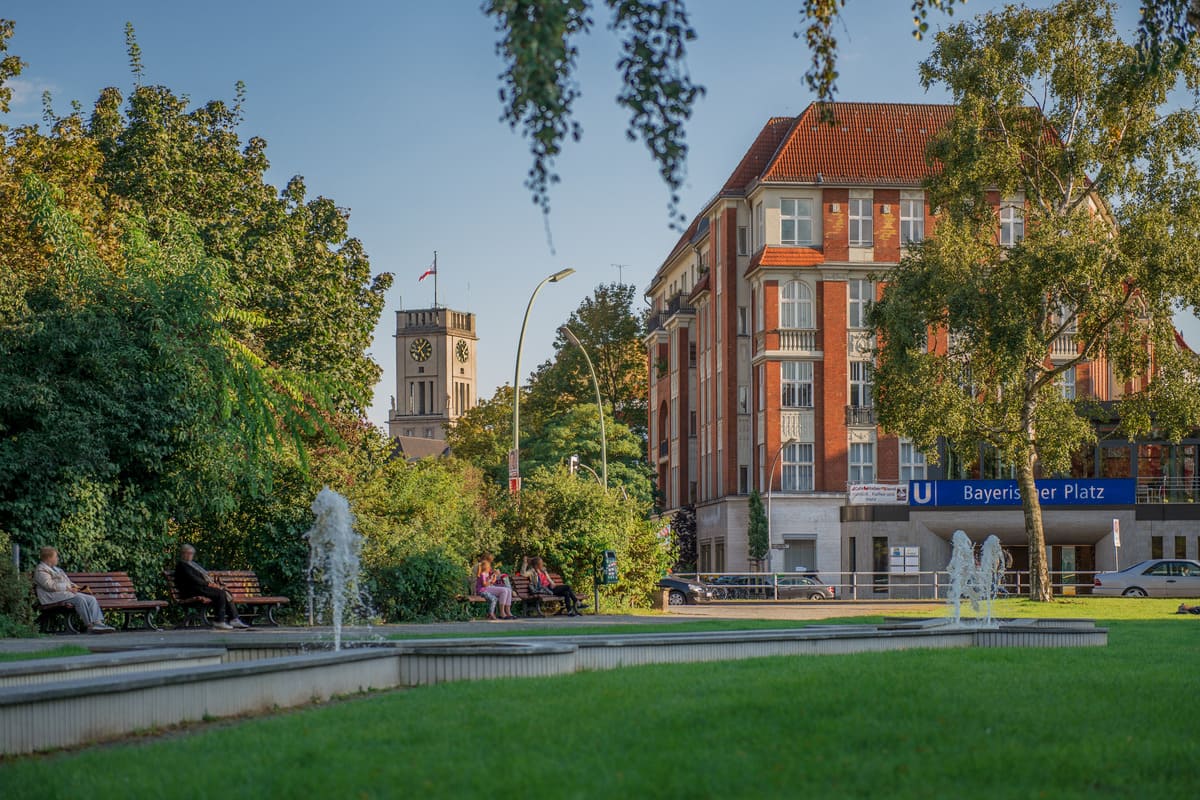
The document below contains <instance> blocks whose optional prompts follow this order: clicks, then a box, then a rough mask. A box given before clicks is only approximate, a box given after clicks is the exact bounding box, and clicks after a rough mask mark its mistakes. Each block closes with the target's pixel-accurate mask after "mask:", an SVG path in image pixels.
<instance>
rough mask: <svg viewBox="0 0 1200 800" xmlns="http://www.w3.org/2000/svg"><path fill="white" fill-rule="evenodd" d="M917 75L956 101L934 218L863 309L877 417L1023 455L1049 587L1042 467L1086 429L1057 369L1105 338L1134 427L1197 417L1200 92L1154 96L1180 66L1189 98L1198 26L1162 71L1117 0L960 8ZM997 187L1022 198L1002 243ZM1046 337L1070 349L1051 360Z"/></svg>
mask: <svg viewBox="0 0 1200 800" xmlns="http://www.w3.org/2000/svg"><path fill="white" fill-rule="evenodd" d="M921 76H922V82H923V84H924V85H925V86H926V87H930V86H932V85H934V84H935V83H937V84H943V85H944V86H946V88H948V89H949V91H950V92H951V94H952V95H953V97H954V100H955V102H956V103H957V104H958V109H957V111H956V113H955V114H954V116H953V118H952V120H951V122H950V123H949V124H948V126H947V127H946V129H945V130H944V131H943V132H942V133H941V134H940V135H939V136H938V138H937V140H936V141H935V142H934V143H933V144H932V145H931V149H930V153H929V156H930V158H931V159H933V160H936V162H938V163H940V164H941V165H942V169H941V171H940V172H938V173H936V174H935V175H934V177H933V178H932V179H931V181H930V184H929V189H930V203H931V205H933V206H934V207H940V208H941V209H942V214H941V216H940V218H939V223H938V226H937V228H936V232H935V233H934V234H933V235H932V236H931V237H930V238H929V239H927V240H926V242H925V243H924V244H923V245H921V246H920V247H917V248H913V250H912V252H911V254H910V255H909V256H908V257H906V258H904V259H903V260H902V261H901V263H900V266H899V267H898V268H897V269H896V270H894V271H893V272H890V273H889V274H888V276H887V280H888V281H889V284H888V285H887V287H886V289H885V291H884V294H883V299H882V300H881V302H880V303H878V304H876V305H875V306H874V308H873V309H872V311H871V320H872V323H873V325H874V326H875V328H876V332H877V333H878V335H879V337H880V341H881V342H882V344H881V346H880V349H879V366H878V371H877V373H876V387H877V389H878V392H877V395H878V396H877V409H878V414H879V422H880V425H881V426H882V427H883V428H885V429H887V430H889V431H892V432H893V433H898V434H901V435H904V436H909V437H911V438H912V439H914V441H916V442H917V443H918V445H920V446H921V447H922V448H923V449H925V450H926V451H927V452H928V451H930V450H931V449H932V447H933V446H934V443H935V441H936V439H937V438H938V437H946V438H947V439H949V440H951V441H953V442H959V443H975V442H978V441H984V442H987V443H988V444H990V445H992V446H993V447H995V448H996V449H997V450H998V451H999V453H1000V454H1001V456H1002V457H1003V458H1004V459H1005V460H1006V461H1007V462H1008V463H1012V464H1014V465H1015V466H1016V470H1017V475H1018V482H1019V485H1020V488H1021V495H1022V505H1023V508H1024V513H1025V527H1026V532H1027V535H1028V541H1029V552H1030V567H1031V572H1032V580H1031V583H1032V585H1031V590H1030V592H1031V597H1033V598H1035V599H1038V600H1048V599H1050V597H1051V586H1050V582H1049V579H1048V573H1047V565H1046V563H1045V559H1044V552H1045V551H1044V544H1045V538H1044V535H1043V528H1042V517H1041V506H1040V503H1039V500H1038V495H1037V492H1036V491H1035V490H1034V479H1035V477H1036V476H1037V475H1038V474H1053V473H1062V472H1066V471H1067V470H1068V469H1069V465H1070V456H1071V454H1072V453H1073V452H1075V451H1076V450H1077V449H1078V448H1079V447H1080V446H1081V445H1083V444H1085V443H1087V442H1089V441H1092V439H1093V437H1094V435H1095V434H1094V430H1093V426H1092V425H1091V423H1090V421H1089V420H1088V418H1087V416H1086V415H1085V414H1084V413H1083V411H1082V409H1081V408H1080V407H1079V403H1077V402H1074V401H1072V400H1071V399H1068V398H1065V397H1064V394H1063V392H1062V391H1061V389H1060V388H1059V386H1058V385H1057V384H1058V383H1059V382H1060V380H1061V379H1062V376H1063V373H1064V372H1065V371H1066V370H1068V369H1072V368H1074V367H1076V366H1078V365H1080V364H1083V363H1085V362H1088V361H1091V360H1093V359H1096V358H1098V357H1103V358H1104V359H1106V360H1107V363H1108V364H1109V365H1110V367H1111V368H1112V369H1113V370H1114V372H1115V374H1116V375H1117V377H1118V378H1119V379H1120V380H1121V381H1127V380H1136V381H1137V382H1138V383H1139V384H1141V385H1143V386H1144V388H1142V389H1141V390H1140V391H1135V392H1132V393H1130V394H1128V395H1126V396H1124V397H1122V398H1120V402H1119V403H1118V412H1119V416H1120V419H1121V425H1122V427H1123V428H1124V430H1125V432H1126V433H1128V435H1129V436H1130V437H1137V436H1144V435H1146V434H1148V433H1149V432H1150V429H1151V425H1152V424H1153V426H1154V427H1155V429H1156V430H1157V431H1159V432H1160V433H1161V435H1164V436H1167V437H1170V438H1173V439H1178V437H1180V436H1181V435H1182V434H1183V433H1185V432H1186V431H1188V430H1190V429H1192V428H1194V427H1195V426H1196V425H1197V423H1198V422H1200V387H1198V386H1197V385H1196V376H1197V375H1200V369H1198V367H1200V365H1198V364H1197V363H1196V360H1195V358H1194V356H1192V354H1190V353H1187V352H1184V351H1182V350H1181V349H1179V348H1177V347H1176V345H1175V341H1174V328H1173V326H1172V314H1173V312H1174V311H1175V310H1176V307H1177V303H1178V302H1179V301H1180V298H1183V299H1184V301H1185V302H1186V303H1188V304H1190V305H1191V307H1192V308H1193V309H1195V308H1196V307H1197V303H1200V269H1198V267H1200V175H1198V170H1197V166H1196V163H1197V162H1196V160H1195V159H1196V155H1197V152H1198V148H1200V119H1198V118H1197V113H1196V110H1195V106H1192V107H1188V108H1183V109H1181V110H1178V111H1172V112H1164V111H1163V106H1164V104H1165V103H1166V101H1167V97H1168V93H1169V92H1170V91H1171V90H1172V89H1173V87H1175V85H1176V81H1177V80H1180V79H1182V80H1184V81H1185V82H1186V85H1187V87H1188V88H1189V90H1190V91H1191V93H1192V96H1193V99H1195V98H1196V96H1197V95H1196V89H1197V86H1198V85H1200V83H1198V82H1200V60H1198V58H1197V48H1196V45H1195V43H1193V44H1191V45H1189V49H1188V51H1187V57H1186V58H1183V59H1181V60H1179V62H1178V63H1177V65H1176V66H1175V68H1174V69H1173V70H1171V71H1167V70H1162V71H1159V72H1157V73H1147V72H1146V71H1145V70H1144V69H1143V68H1142V61H1141V55H1140V54H1139V52H1138V50H1137V48H1136V46H1135V45H1133V44H1130V43H1126V42H1123V41H1122V40H1121V39H1120V38H1119V36H1118V34H1117V31H1116V30H1115V27H1114V24H1113V8H1112V6H1111V4H1110V3H1108V2H1104V1H1103V0H1066V2H1062V3H1060V4H1058V5H1057V6H1055V7H1053V8H1051V9H1048V10H1029V9H1024V8H1019V7H1009V8H1006V9H1005V10H1003V11H1001V12H997V13H994V14H987V15H984V16H982V17H980V18H978V19H977V20H976V21H974V22H970V23H963V24H959V25H956V26H954V27H953V28H951V29H949V30H947V31H946V32H944V33H941V34H939V35H938V36H937V39H936V45H935V48H934V52H933V54H932V56H931V57H930V58H929V59H928V60H927V61H926V62H925V63H924V64H923V65H922V68H921ZM993 193H995V194H993ZM997 194H998V196H999V197H1000V198H1004V199H1008V198H1014V197H1015V198H1018V199H1017V200H1015V201H1012V204H1013V205H1015V206H1016V207H1017V208H1018V210H1019V211H1020V212H1023V214H1024V238H1023V239H1020V237H1019V236H1014V237H1012V238H1013V240H1014V243H1013V244H1012V245H1011V246H1008V245H1006V244H1001V241H1000V239H999V238H998V237H997V218H996V213H995V211H994V209H993V207H992V206H991V205H989V202H988V200H989V196H990V197H992V198H994V197H995V196H996V195H997ZM931 335H941V336H945V337H946V341H948V343H949V346H948V347H945V346H937V347H932V348H931V347H930V346H928V345H929V343H930V340H931V339H930V337H931ZM1056 342H1057V343H1060V344H1061V343H1063V342H1070V343H1071V344H1070V348H1071V349H1070V350H1069V354H1070V355H1069V357H1068V358H1065V359H1055V360H1051V358H1050V352H1051V348H1052V346H1054V345H1055V343H1056ZM1060 352H1061V350H1060Z"/></svg>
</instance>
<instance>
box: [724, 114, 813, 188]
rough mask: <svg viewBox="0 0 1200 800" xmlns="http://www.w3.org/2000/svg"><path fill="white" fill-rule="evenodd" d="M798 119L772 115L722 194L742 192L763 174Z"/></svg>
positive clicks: (727, 182)
mask: <svg viewBox="0 0 1200 800" xmlns="http://www.w3.org/2000/svg"><path fill="white" fill-rule="evenodd" d="M796 119H797V118H796V117H771V118H770V119H769V120H767V124H766V125H764V126H763V129H762V130H761V131H759V132H758V136H757V137H755V139H754V144H752V145H750V149H749V150H747V151H746V154H745V155H744V156H742V160H741V161H740V162H739V163H738V165H737V167H736V168H735V169H734V170H733V173H732V174H731V175H730V176H729V179H728V180H727V181H725V185H724V186H722V187H721V194H723V195H724V194H742V193H743V192H744V191H745V190H746V187H747V186H749V185H750V183H751V182H752V181H754V180H755V179H756V178H758V177H759V176H760V175H762V172H763V170H764V169H766V167H767V164H769V163H771V160H772V159H773V158H774V157H775V154H776V153H778V152H779V145H780V144H782V143H783V140H784V137H785V136H787V134H788V131H790V130H791V129H792V126H793V125H795V124H796Z"/></svg>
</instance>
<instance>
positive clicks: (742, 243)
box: [737, 225, 750, 256]
mask: <svg viewBox="0 0 1200 800" xmlns="http://www.w3.org/2000/svg"><path fill="white" fill-rule="evenodd" d="M737 246H738V255H739V256H748V255H750V229H749V228H747V227H746V226H745V225H739V226H738V232H737Z"/></svg>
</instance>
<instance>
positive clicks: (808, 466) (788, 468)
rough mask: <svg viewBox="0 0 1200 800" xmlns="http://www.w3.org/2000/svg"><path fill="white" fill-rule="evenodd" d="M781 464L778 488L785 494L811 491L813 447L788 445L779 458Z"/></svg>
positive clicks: (808, 445)
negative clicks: (781, 472) (780, 477)
mask: <svg viewBox="0 0 1200 800" xmlns="http://www.w3.org/2000/svg"><path fill="white" fill-rule="evenodd" d="M779 458H780V460H781V461H782V462H783V476H782V483H781V484H780V488H781V489H782V490H783V491H785V492H811V491H812V490H813V446H812V445H811V444H789V445H787V446H786V447H784V448H783V454H782V455H781V456H780V457H779Z"/></svg>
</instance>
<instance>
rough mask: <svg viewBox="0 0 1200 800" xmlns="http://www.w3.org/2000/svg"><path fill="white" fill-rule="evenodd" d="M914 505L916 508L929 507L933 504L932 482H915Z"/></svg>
mask: <svg viewBox="0 0 1200 800" xmlns="http://www.w3.org/2000/svg"><path fill="white" fill-rule="evenodd" d="M910 496H911V498H912V504H913V505H914V506H928V505H932V504H933V482H932V481H913V483H912V493H911V495H910Z"/></svg>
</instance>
